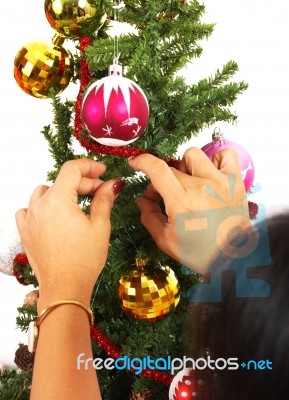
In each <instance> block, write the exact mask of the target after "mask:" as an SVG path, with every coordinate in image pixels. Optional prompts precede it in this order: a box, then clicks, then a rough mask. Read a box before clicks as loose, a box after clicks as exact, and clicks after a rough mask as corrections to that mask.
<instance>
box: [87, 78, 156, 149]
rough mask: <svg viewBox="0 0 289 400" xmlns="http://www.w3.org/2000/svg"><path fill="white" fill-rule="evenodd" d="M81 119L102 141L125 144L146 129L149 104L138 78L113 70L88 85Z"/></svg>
mask: <svg viewBox="0 0 289 400" xmlns="http://www.w3.org/2000/svg"><path fill="white" fill-rule="evenodd" d="M81 119H82V122H83V124H84V127H85V128H86V129H87V131H88V132H89V134H90V136H91V137H92V138H93V139H95V140H96V141H97V142H99V143H100V144H103V145H107V146H124V145H127V144H129V143H132V142H134V141H135V140H136V139H137V138H138V137H139V136H140V135H141V134H142V133H143V131H144V129H145V128H146V126H147V123H148V120H149V105H148V101H147V98H146V96H145V94H144V92H143V91H142V89H141V88H140V87H139V86H138V85H137V84H136V83H135V82H133V81H132V80H130V79H128V78H125V77H123V76H120V75H117V74H112V75H110V76H107V77H105V78H102V79H100V80H98V81H96V82H95V83H94V84H92V85H91V86H90V87H89V88H88V90H87V91H86V93H85V95H84V98H83V101H82V107H81Z"/></svg>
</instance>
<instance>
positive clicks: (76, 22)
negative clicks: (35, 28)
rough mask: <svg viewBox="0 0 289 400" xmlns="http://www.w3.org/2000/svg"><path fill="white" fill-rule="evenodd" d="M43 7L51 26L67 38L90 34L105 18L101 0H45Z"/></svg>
mask: <svg viewBox="0 0 289 400" xmlns="http://www.w3.org/2000/svg"><path fill="white" fill-rule="evenodd" d="M44 9H45V15H46V18H47V20H48V22H49V24H50V25H51V27H52V28H53V29H55V30H56V31H57V32H58V33H60V34H62V35H64V36H65V37H68V38H77V37H79V36H88V35H91V34H93V33H94V32H95V31H97V30H98V29H99V28H100V27H101V26H102V25H103V24H104V22H105V20H106V13H105V11H104V10H103V1H102V0H98V1H96V2H95V3H94V4H92V3H90V2H89V1H87V0H45V3H44Z"/></svg>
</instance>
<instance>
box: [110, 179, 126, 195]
mask: <svg viewBox="0 0 289 400" xmlns="http://www.w3.org/2000/svg"><path fill="white" fill-rule="evenodd" d="M124 187H125V182H124V181H117V182H115V184H114V185H113V187H112V191H113V193H114V195H115V196H117V195H118V194H119V193H120V192H121V191H122V189H123V188H124Z"/></svg>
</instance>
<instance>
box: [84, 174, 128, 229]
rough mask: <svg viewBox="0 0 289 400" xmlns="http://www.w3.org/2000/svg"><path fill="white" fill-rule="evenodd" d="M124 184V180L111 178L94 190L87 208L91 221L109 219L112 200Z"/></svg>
mask: <svg viewBox="0 0 289 400" xmlns="http://www.w3.org/2000/svg"><path fill="white" fill-rule="evenodd" d="M124 186H125V182H124V181H121V180H115V179H111V180H109V181H107V182H104V183H103V184H102V185H101V186H100V187H99V188H98V189H97V190H96V192H95V194H94V196H93V199H92V202H91V204H90V208H89V215H90V219H91V220H92V221H95V222H100V221H103V222H105V221H108V220H109V219H110V213H111V209H112V207H113V204H114V200H115V198H116V197H117V195H118V194H119V193H120V192H121V190H122V189H123V188H124Z"/></svg>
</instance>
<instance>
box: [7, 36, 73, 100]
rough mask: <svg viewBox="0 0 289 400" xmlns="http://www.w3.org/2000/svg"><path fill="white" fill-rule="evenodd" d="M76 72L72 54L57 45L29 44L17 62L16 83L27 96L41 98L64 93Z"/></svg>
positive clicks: (18, 55) (15, 64)
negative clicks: (74, 71)
mask: <svg viewBox="0 0 289 400" xmlns="http://www.w3.org/2000/svg"><path fill="white" fill-rule="evenodd" d="M73 69H74V67H73V58H72V56H71V54H70V53H69V52H68V51H67V50H65V49H64V48H63V47H62V46H59V45H58V44H57V43H56V42H55V44H53V43H52V44H46V43H43V42H33V43H28V44H27V45H26V46H24V47H22V49H21V50H19V52H18V53H17V55H16V57H15V60H14V77H15V80H16V82H17V84H18V85H19V87H20V88H21V89H22V90H23V91H24V92H25V93H27V94H30V95H31V96H34V97H37V98H40V99H46V98H49V97H52V96H53V95H56V94H60V93H61V92H63V90H64V89H66V87H67V86H68V84H69V82H70V81H71V78H72V77H73ZM51 91H53V93H52V92H51Z"/></svg>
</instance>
